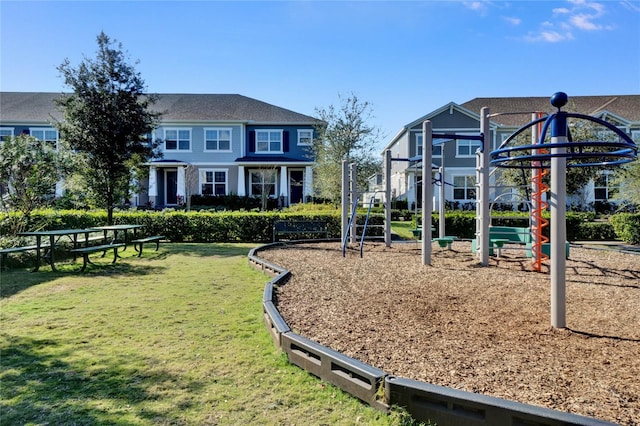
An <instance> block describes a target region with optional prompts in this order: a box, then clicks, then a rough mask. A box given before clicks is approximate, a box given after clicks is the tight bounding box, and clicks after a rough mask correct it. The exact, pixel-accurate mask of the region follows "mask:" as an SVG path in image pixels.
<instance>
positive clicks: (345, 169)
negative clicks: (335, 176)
mask: <svg viewBox="0 0 640 426" xmlns="http://www.w3.org/2000/svg"><path fill="white" fill-rule="evenodd" d="M349 212H350V209H349V165H348V163H347V160H342V228H341V230H340V232H341V233H340V235H341V238H342V240H344V236H345V235H347V227H348V226H349Z"/></svg>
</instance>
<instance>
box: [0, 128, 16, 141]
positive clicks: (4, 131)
mask: <svg viewBox="0 0 640 426" xmlns="http://www.w3.org/2000/svg"><path fill="white" fill-rule="evenodd" d="M15 130H16V129H15V127H0V142H2V141H4V138H5V137H6V136H15V135H14V134H13V132H14V131H15Z"/></svg>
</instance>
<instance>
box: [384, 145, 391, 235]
mask: <svg viewBox="0 0 640 426" xmlns="http://www.w3.org/2000/svg"><path fill="white" fill-rule="evenodd" d="M384 202H385V204H384V206H385V209H384V243H385V245H386V246H387V247H391V150H390V149H388V150H386V151H385V152H384Z"/></svg>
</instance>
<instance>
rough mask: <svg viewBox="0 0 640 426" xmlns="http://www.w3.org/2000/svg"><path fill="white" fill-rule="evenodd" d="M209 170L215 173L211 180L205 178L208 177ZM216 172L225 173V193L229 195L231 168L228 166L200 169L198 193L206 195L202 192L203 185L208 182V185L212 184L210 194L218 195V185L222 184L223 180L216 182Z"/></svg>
mask: <svg viewBox="0 0 640 426" xmlns="http://www.w3.org/2000/svg"><path fill="white" fill-rule="evenodd" d="M208 172H211V173H212V174H213V181H212V182H209V181H207V180H205V179H204V178H205V177H206V174H207V173H208ZM216 172H223V173H224V195H228V194H229V169H227V168H224V169H222V168H209V169H204V168H203V169H200V170H198V194H200V195H204V194H203V193H202V185H204V184H207V185H212V187H211V194H210V195H214V196H215V195H216V185H220V184H222V183H221V182H216Z"/></svg>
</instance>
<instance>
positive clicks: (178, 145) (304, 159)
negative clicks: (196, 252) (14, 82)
mask: <svg viewBox="0 0 640 426" xmlns="http://www.w3.org/2000/svg"><path fill="white" fill-rule="evenodd" d="M61 95H62V94H60V93H35V92H34V93H30V92H1V93H0V137H6V136H9V135H19V134H21V133H28V134H30V135H32V136H35V137H37V138H38V139H41V140H43V141H48V142H50V143H52V144H57V143H58V140H59V134H58V131H57V130H56V128H55V127H54V123H55V122H56V121H57V120H61V119H62V113H61V112H60V111H59V110H57V109H56V107H55V105H54V100H55V99H56V98H58V97H60V96H61ZM152 109H153V110H154V111H158V112H160V113H161V114H162V116H161V120H160V124H159V127H158V128H156V129H155V131H154V133H153V135H152V137H153V138H154V139H156V140H159V141H160V142H161V144H160V147H159V149H160V152H161V154H162V157H161V158H159V159H154V160H152V161H150V162H149V163H147V164H146V166H147V167H149V175H148V176H149V177H148V178H147V179H146V180H145V181H143V182H139V184H140V185H139V186H140V187H141V190H140V192H138V193H136V194H132V196H131V203H132V205H134V206H143V205H152V206H154V207H158V208H161V207H171V206H177V205H179V204H182V203H184V201H185V199H186V197H189V196H191V195H193V194H200V195H230V194H235V195H239V196H256V197H260V196H269V197H279V198H280V199H281V201H282V203H283V204H284V205H285V206H286V205H290V204H295V203H300V202H304V201H305V200H308V199H311V198H312V197H313V172H312V167H313V165H314V161H313V155H312V154H311V143H312V141H313V138H314V132H315V131H314V125H315V124H316V123H317V120H316V119H315V118H313V117H310V116H307V115H304V114H300V113H297V112H294V111H291V110H288V109H285V108H282V107H278V106H275V105H271V104H269V103H266V102H262V101H259V100H256V99H252V98H249V97H246V96H242V95H238V94H160V95H159V100H158V102H157V103H156V104H154V105H153V107H152ZM62 191H64V186H63V185H59V188H57V189H56V192H57V193H58V194H60V193H61V192H62Z"/></svg>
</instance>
